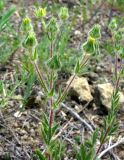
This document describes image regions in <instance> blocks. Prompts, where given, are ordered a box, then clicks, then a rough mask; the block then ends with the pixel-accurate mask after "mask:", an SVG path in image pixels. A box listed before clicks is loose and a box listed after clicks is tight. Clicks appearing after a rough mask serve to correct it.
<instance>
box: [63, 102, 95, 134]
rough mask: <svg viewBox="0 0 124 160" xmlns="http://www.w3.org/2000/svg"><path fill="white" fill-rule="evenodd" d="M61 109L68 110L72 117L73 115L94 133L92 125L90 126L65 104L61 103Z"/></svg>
mask: <svg viewBox="0 0 124 160" xmlns="http://www.w3.org/2000/svg"><path fill="white" fill-rule="evenodd" d="M61 107H63V108H65V109H67V110H68V111H69V112H70V114H71V115H73V116H74V117H75V118H77V119H78V120H79V121H80V122H81V123H83V124H84V125H85V126H87V128H88V129H89V130H90V131H91V132H93V131H94V129H93V128H92V126H91V125H89V124H88V123H87V122H86V121H85V120H84V119H82V118H81V117H80V116H79V114H77V113H76V112H75V111H73V110H72V109H71V108H69V107H67V106H66V105H65V104H64V103H61Z"/></svg>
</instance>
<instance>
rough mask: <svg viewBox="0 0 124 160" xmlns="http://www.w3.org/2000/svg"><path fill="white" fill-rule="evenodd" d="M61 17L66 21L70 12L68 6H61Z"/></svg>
mask: <svg viewBox="0 0 124 160" xmlns="http://www.w3.org/2000/svg"><path fill="white" fill-rule="evenodd" d="M59 17H60V19H61V20H62V21H65V20H67V19H68V17H69V14H68V8H66V7H61V9H60V13H59Z"/></svg>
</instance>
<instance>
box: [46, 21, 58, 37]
mask: <svg viewBox="0 0 124 160" xmlns="http://www.w3.org/2000/svg"><path fill="white" fill-rule="evenodd" d="M57 31H58V25H57V22H56V19H55V18H51V20H50V22H49V24H48V25H47V32H48V34H49V38H50V39H52V40H53V39H54V38H55V37H56V33H57Z"/></svg>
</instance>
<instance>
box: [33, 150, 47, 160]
mask: <svg viewBox="0 0 124 160" xmlns="http://www.w3.org/2000/svg"><path fill="white" fill-rule="evenodd" d="M35 154H36V155H37V156H38V158H39V160H46V158H45V157H44V156H43V154H42V153H41V151H40V150H39V149H37V150H36V151H35Z"/></svg>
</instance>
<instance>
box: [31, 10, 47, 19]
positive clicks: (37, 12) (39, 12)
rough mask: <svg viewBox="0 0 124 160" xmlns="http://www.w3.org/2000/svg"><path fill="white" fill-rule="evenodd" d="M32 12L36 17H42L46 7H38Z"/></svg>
mask: <svg viewBox="0 0 124 160" xmlns="http://www.w3.org/2000/svg"><path fill="white" fill-rule="evenodd" d="M34 13H35V16H36V17H37V18H43V17H45V16H46V8H38V9H36V10H35V12H34Z"/></svg>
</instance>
